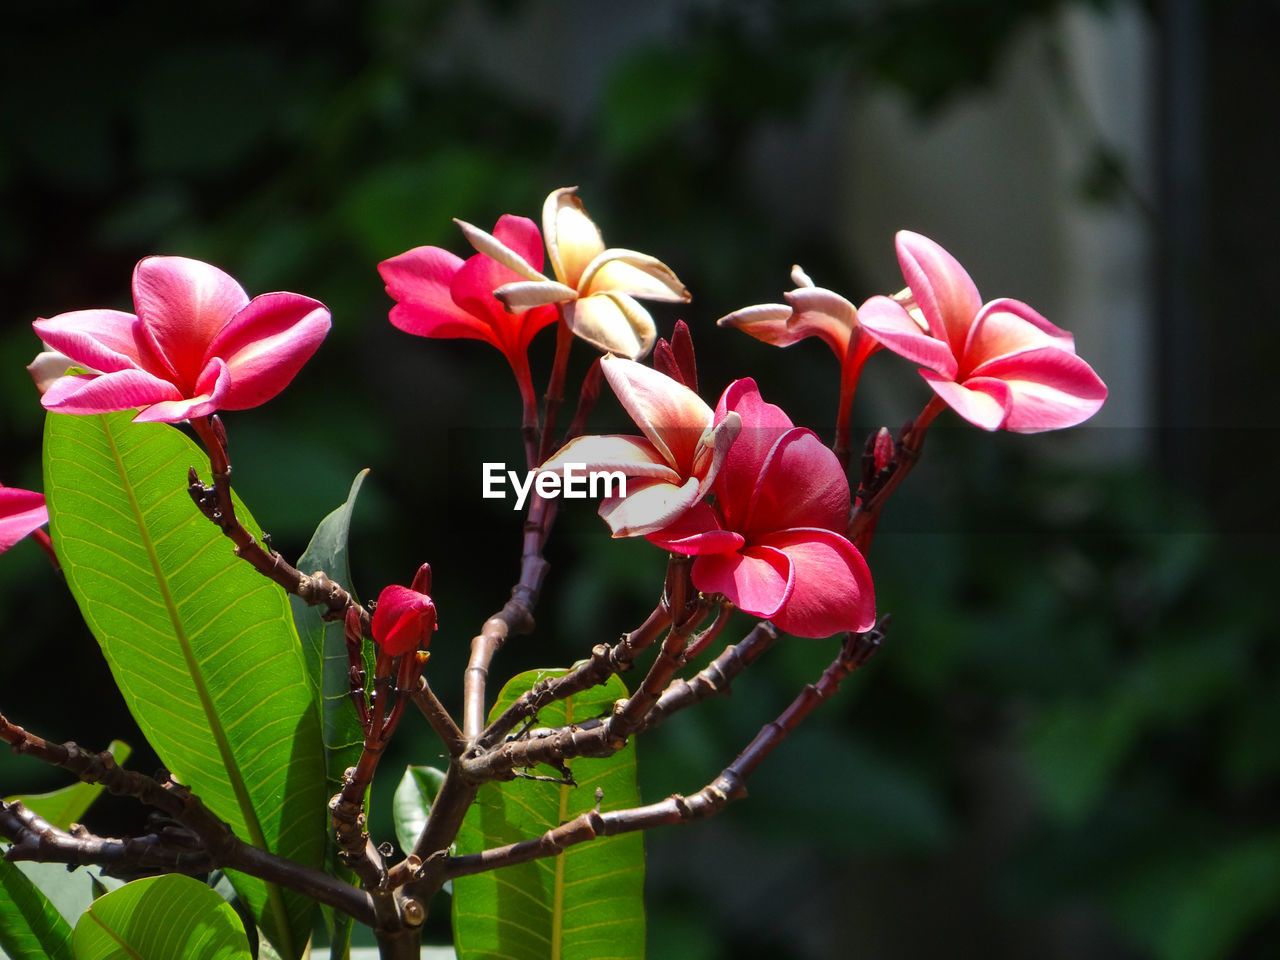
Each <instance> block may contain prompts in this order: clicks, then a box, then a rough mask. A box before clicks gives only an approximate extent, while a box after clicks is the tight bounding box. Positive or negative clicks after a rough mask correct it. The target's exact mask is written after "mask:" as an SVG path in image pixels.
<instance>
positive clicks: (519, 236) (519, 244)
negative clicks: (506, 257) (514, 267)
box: [493, 213, 543, 275]
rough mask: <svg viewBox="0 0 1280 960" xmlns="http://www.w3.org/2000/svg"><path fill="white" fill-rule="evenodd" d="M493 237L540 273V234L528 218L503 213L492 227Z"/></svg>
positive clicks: (536, 226)
mask: <svg viewBox="0 0 1280 960" xmlns="http://www.w3.org/2000/svg"><path fill="white" fill-rule="evenodd" d="M493 235H494V237H495V238H496V239H497V240H499V241H500V242H501V243H502V244H503V246H505V247H506V248H507V249H509V250H512V251H514V252H515V253H516V255H517V256H519V257H520V259H521V260H523V261H524V262H525V263H527V264H528V265H529V266H531V267H532V268H533V269H534V270H537V271H538V272H539V273H541V272H542V259H543V258H542V234H541V233H540V232H539V231H538V225H537V224H536V223H534V222H533V221H532V220H530V219H529V218H528V217H517V216H515V215H514V214H510V213H504V214H503V215H502V216H500V217H499V218H498V222H497V223H495V224H494V225H493ZM522 275H523V274H522Z"/></svg>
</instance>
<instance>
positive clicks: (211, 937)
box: [73, 873, 251, 960]
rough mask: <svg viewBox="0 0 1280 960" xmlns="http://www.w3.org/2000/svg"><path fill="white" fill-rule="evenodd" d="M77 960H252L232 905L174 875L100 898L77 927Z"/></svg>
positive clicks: (128, 886)
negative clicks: (179, 958) (176, 959)
mask: <svg viewBox="0 0 1280 960" xmlns="http://www.w3.org/2000/svg"><path fill="white" fill-rule="evenodd" d="M73 943H74V944H75V951H76V952H75V956H76V960H117V958H127V960H175V958H178V957H181V958H182V960H250V956H251V954H250V953H249V940H248V938H247V937H246V936H245V932H244V927H243V926H241V924H240V918H239V917H237V916H236V912H235V911H234V910H233V909H231V905H230V904H229V903H227V902H226V901H225V900H223V899H222V898H221V897H220V896H218V895H217V894H216V893H214V892H213V891H212V890H210V889H209V888H208V887H206V886H205V885H204V884H203V883H201V882H200V881H198V880H193V879H192V878H191V877H184V876H182V875H181V874H177V873H171V874H166V875H165V876H161V877H147V878H146V879H144V880H135V881H133V882H132V883H127V884H125V885H124V886H123V887H121V888H120V889H119V890H113V891H112V892H111V893H108V894H107V895H105V896H103V897H100V898H99V899H98V900H96V901H94V904H93V906H91V907H90V908H89V910H88V911H87V912H86V913H85V915H84V916H83V917H81V918H80V922H79V923H77V924H76V930H75V937H74V940H73Z"/></svg>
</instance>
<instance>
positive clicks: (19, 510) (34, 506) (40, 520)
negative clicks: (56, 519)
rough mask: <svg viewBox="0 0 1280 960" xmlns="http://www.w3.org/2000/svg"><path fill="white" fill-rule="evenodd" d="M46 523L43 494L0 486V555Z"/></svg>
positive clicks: (47, 515)
mask: <svg viewBox="0 0 1280 960" xmlns="http://www.w3.org/2000/svg"><path fill="white" fill-rule="evenodd" d="M48 522H49V510H48V508H47V507H46V506H45V500H44V494H42V493H36V492H35V491H34V490H21V489H19V488H18V487H3V486H0V553H3V552H4V551H6V550H8V549H9V548H10V547H12V546H13V545H14V544H15V543H17V542H18V541H19V540H21V539H22V538H23V537H25V536H27V534H29V533H31V532H32V531H33V530H35V529H37V528H38V527H43V526H44V525H45V524H46V523H48Z"/></svg>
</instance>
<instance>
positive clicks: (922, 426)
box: [845, 396, 946, 553]
mask: <svg viewBox="0 0 1280 960" xmlns="http://www.w3.org/2000/svg"><path fill="white" fill-rule="evenodd" d="M945 409H946V404H945V403H943V401H942V400H941V399H940V398H939V397H936V396H935V397H933V398H932V399H930V400H929V402H928V403H927V404H926V405H925V408H924V409H923V410H922V411H920V415H919V416H918V417H916V418H915V420H913V421H912V422H911V423H908V424H907V425H906V426H904V427H903V428H902V429H901V430H900V431H899V432H898V437H897V440H896V441H895V443H894V457H893V460H892V461H891V462H890V463H889V464H888V466H887V467H886V468H885V469H884V470H881V471H878V472H876V473H874V474H873V475H872V476H870V477H864V480H863V483H862V484H860V485H859V487H858V495H857V498H856V499H855V501H854V507H853V511H852V513H851V514H850V516H849V526H848V529H847V530H846V531H845V536H846V537H847V538H848V539H849V540H850V541H852V543H853V545H854V546H856V547H857V548H858V549H859V550H861V551H862V552H864V553H865V552H866V550H867V548H868V547H869V546H870V545H871V537H872V536H873V535H874V534H875V530H876V524H877V523H878V522H879V521H880V513H881V511H882V510H884V505H885V502H886V501H887V500H888V499H889V497H890V495H891V494H892V493H893V491H894V490H896V489H897V488H898V485H899V484H900V483H902V481H903V480H905V479H906V478H907V474H908V473H910V472H911V468H912V467H914V466H915V465H916V462H917V461H918V460H919V459H920V451H921V449H922V448H923V447H924V438H925V433H926V432H927V431H928V429H929V424H930V423H932V422H933V418H934V417H936V416H937V415H938V414H939V413H941V412H942V411H943V410H945ZM873 436H874V435H873ZM873 443H874V440H873V439H869V440H868V442H867V444H868V446H869V447H870V446H871V445H872V444H873Z"/></svg>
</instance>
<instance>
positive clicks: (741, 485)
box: [715, 378, 794, 529]
mask: <svg viewBox="0 0 1280 960" xmlns="http://www.w3.org/2000/svg"><path fill="white" fill-rule="evenodd" d="M730 412H734V413H737V414H738V416H740V417H741V418H742V429H741V430H740V431H739V433H738V436H737V439H735V440H734V442H733V446H731V447H730V448H729V451H728V453H727V454H726V456H725V460H724V465H723V466H721V468H720V475H719V476H718V477H717V478H716V485H715V489H716V496H717V498H718V499H719V501H720V509H721V510H722V511H723V512H724V515H725V519H726V521H727V522H728V524H729V526H731V527H733V528H735V529H736V528H737V527H738V522H737V521H738V518H741V517H743V516H745V514H746V512H747V504H748V503H749V502H750V501H751V496H752V493H753V491H754V490H755V486H756V481H757V480H758V479H759V476H760V471H761V470H762V469H763V468H764V464H765V461H766V459H767V458H768V456H769V451H770V450H772V449H773V445H774V444H775V443H776V442H777V441H778V438H779V437H781V436H782V435H783V434H785V433H786V432H787V431H788V430H791V429H793V428H794V425H793V424H792V423H791V420H790V418H789V417H788V416H787V415H786V414H785V413H783V411H782V409H781V408H780V407H777V406H774V405H773V404H772V403H765V402H764V400H762V399H761V397H760V391H759V389H758V388H757V387H756V382H755V381H754V380H752V379H750V378H745V379H742V380H735V381H734V382H733V383H731V384H729V386H728V387H727V388H726V389H725V391H724V393H722V394H721V395H720V400H719V402H718V403H717V404H716V412H715V417H716V422H717V423H719V422H720V421H722V420H724V419H725V417H727V416H728V415H729V413H730Z"/></svg>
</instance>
